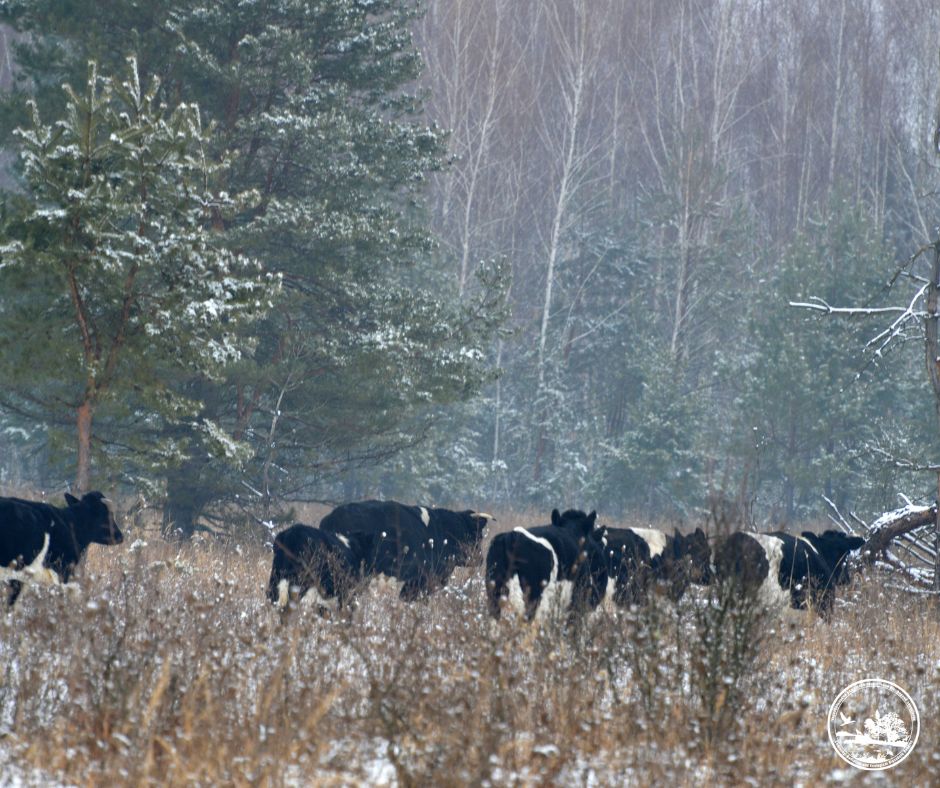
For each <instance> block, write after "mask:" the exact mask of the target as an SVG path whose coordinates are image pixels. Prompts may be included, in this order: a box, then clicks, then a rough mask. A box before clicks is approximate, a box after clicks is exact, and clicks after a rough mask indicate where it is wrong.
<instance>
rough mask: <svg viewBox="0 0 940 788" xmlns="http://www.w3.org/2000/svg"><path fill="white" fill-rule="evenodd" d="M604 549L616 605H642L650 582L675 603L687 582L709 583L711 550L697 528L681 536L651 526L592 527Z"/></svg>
mask: <svg viewBox="0 0 940 788" xmlns="http://www.w3.org/2000/svg"><path fill="white" fill-rule="evenodd" d="M592 537H593V538H594V539H595V540H596V541H598V542H599V543H600V544H601V545H602V546H603V550H604V557H605V559H606V561H607V571H608V575H609V578H610V579H609V581H608V593H609V595H610V596H611V597H612V598H613V600H614V601H615V602H616V603H617V604H618V605H629V604H643V603H645V602H646V600H647V596H648V591H649V587H650V584H651V583H656V584H659V585H662V586H663V587H664V588H665V591H666V593H667V595H668V596H669V598H670V599H671V600H673V601H674V602H677V601H678V600H679V599H681V598H682V596H683V594H685V592H686V590H687V589H688V587H689V585H690V584H691V583H696V584H698V585H708V583H709V582H711V550H710V549H709V546H708V539H707V538H706V536H705V532H704V531H703V530H702V529H701V528H696V529H695V531H694V533H691V534H688V535H683V534H680V533H679V531H678V529H677V530H676V531H675V532H674V533H673V534H671V535H670V534H667V533H665V532H663V531H658V530H655V529H653V528H609V527H607V526H602V527H600V528H597V529H595V531H594V533H593V534H592Z"/></svg>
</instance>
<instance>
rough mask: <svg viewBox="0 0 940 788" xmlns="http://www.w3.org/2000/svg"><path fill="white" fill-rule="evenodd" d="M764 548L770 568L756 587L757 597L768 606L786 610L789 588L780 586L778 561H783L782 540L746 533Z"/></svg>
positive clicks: (788, 605)
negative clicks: (758, 586)
mask: <svg viewBox="0 0 940 788" xmlns="http://www.w3.org/2000/svg"><path fill="white" fill-rule="evenodd" d="M748 536H750V537H751V538H752V539H756V540H757V542H758V544H759V545H760V546H761V547H763V548H764V554H765V555H766V556H767V562H768V563H769V564H770V569H769V570H768V571H767V577H766V579H765V580H764V582H763V583H762V584H761V587H760V588H759V589H758V592H757V593H758V598H759V599H760V600H761V601H762V602H763V603H764V604H765V605H766V606H767V607H770V608H776V609H783V610H786V609H787V608H789V607H790V589H788V588H782V587H781V586H780V580H779V577H780V562H781V561H783V540H782V539H779V538H777V537H776V536H770V535H768V534H748Z"/></svg>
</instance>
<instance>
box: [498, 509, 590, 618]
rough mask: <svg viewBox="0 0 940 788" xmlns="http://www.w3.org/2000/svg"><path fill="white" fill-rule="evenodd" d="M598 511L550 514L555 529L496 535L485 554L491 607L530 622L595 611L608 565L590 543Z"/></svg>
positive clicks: (527, 529) (544, 528) (539, 528)
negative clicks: (509, 609) (508, 610)
mask: <svg viewBox="0 0 940 788" xmlns="http://www.w3.org/2000/svg"><path fill="white" fill-rule="evenodd" d="M596 518H597V513H596V512H591V513H590V514H585V513H584V512H582V511H580V510H577V509H569V510H568V511H566V512H564V513H563V514H561V513H559V511H558V510H557V509H553V510H552V524H551V525H542V526H536V527H534V528H515V529H514V530H512V531H507V532H506V533H501V534H497V535H496V536H495V537H494V538H493V541H492V542H491V543H490V548H489V550H488V551H487V554H486V597H487V608H488V610H489V612H490V614H491V615H492V616H493V617H494V618H499V617H500V613H501V609H502V605H503V604H504V602H508V604H509V605H510V606H511V607H512V608H514V609H515V610H516V612H518V613H519V614H520V615H522V616H524V618H525V619H526V620H527V621H531V620H532V619H533V618H536V617H537V616H538V617H539V618H545V617H547V616H550V615H554V614H558V613H564V614H566V615H570V614H577V613H581V612H585V611H588V610H593V609H594V608H596V607H597V606H598V605H599V604H600V603H601V601H602V600H603V598H604V592H605V590H606V588H607V563H606V561H605V560H604V555H603V552H602V551H601V548H600V544H599V543H598V542H596V541H595V540H593V539H592V538H591V533H592V531H593V530H594V522H595V520H596Z"/></svg>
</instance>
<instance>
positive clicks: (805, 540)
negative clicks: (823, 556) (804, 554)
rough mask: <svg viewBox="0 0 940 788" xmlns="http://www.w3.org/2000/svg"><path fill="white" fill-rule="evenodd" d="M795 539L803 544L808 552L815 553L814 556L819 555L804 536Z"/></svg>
mask: <svg viewBox="0 0 940 788" xmlns="http://www.w3.org/2000/svg"><path fill="white" fill-rule="evenodd" d="M796 538H797V539H799V540H800V541H801V542H802V543H803V544H805V545H806V546H807V547H808V548H809V549H810V550H812V551H813V552H814V553H816V555H819V550H817V549H816V546H815V545H814V544H813V543H812V542H811V541H810V540H809V539H807V538H806V537H805V536H798V537H796Z"/></svg>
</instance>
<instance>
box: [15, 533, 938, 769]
mask: <svg viewBox="0 0 940 788" xmlns="http://www.w3.org/2000/svg"><path fill="white" fill-rule="evenodd" d="M535 521H537V520H535ZM514 524H530V525H531V524H533V520H532V519H530V518H529V516H528V515H527V516H525V517H522V518H518V519H517V518H516V517H514V516H512V515H508V516H504V517H500V528H508V527H512V525H514ZM127 537H128V538H127V540H126V542H125V544H124V545H122V546H120V547H117V548H102V547H99V546H93V547H92V548H91V550H90V553H89V556H88V560H87V563H86V565H85V567H84V569H83V571H82V572H81V577H80V591H79V592H78V593H69V592H63V591H57V590H55V589H51V590H50V589H30V590H27V591H24V594H23V596H22V597H21V601H20V603H19V604H17V606H16V607H15V608H14V609H13V610H12V611H10V612H5V613H2V614H0V656H2V659H0V784H2V783H3V782H4V779H5V778H4V777H3V775H7V778H8V779H9V781H11V782H12V781H13V780H19V781H20V782H21V783H26V784H30V783H31V782H35V783H37V784H47V783H48V782H50V781H51V782H58V783H65V784H77V785H107V786H114V785H206V786H209V785H211V786H216V785H270V786H280V785H340V784H342V785H347V784H363V785H365V784H382V783H386V784H387V783H396V784H399V785H404V786H408V785H415V786H417V785H420V786H429V785H434V786H437V785H445V786H446V785H546V784H559V785H562V784H563V785H568V784H587V783H591V784H597V785H631V786H633V785H636V786H661V785H670V786H684V785H688V786H693V785H694V786H707V785H758V786H773V785H794V784H802V785H807V786H810V785H823V784H827V783H831V782H839V781H842V780H845V779H849V778H852V780H853V781H854V783H855V784H866V783H868V782H869V781H872V780H873V779H874V778H872V777H870V776H866V775H864V774H861V773H855V772H854V770H853V769H852V768H851V767H849V766H847V765H846V764H844V763H843V762H842V761H840V760H839V759H838V758H837V756H836V755H835V754H834V752H833V751H832V749H831V748H830V745H829V742H828V739H827V734H826V715H827V711H828V707H829V704H830V703H831V701H832V700H833V699H834V698H835V696H836V695H837V693H838V692H839V690H840V689H841V688H842V687H844V686H845V685H847V684H849V683H850V682H852V681H854V680H856V679H858V678H862V677H867V676H880V677H883V678H888V679H891V680H893V681H895V682H897V683H899V684H900V685H902V686H903V687H905V688H906V689H907V690H908V691H909V692H910V693H911V694H912V695H913V696H914V698H915V701H916V702H917V704H918V706H919V709H920V712H921V715H922V719H923V727H922V732H921V738H920V742H919V743H918V746H917V749H916V750H915V752H914V753H913V754H912V755H911V756H910V757H909V758H908V759H907V760H906V761H904V762H903V763H902V764H900V765H899V766H898V767H896V768H895V769H894V770H892V771H891V772H890V773H889V774H888V780H887V782H882V784H897V785H904V786H917V785H924V786H926V785H936V784H937V777H936V775H937V774H938V773H940V754H938V753H940V735H938V729H940V692H938V687H940V611H938V609H937V606H936V604H935V603H934V602H933V601H931V600H927V599H922V598H916V597H911V596H908V595H906V594H904V593H903V592H901V591H897V590H893V589H886V588H883V587H882V586H883V583H882V580H881V579H880V578H879V577H877V576H868V577H863V578H860V580H859V581H858V582H857V583H856V584H855V585H854V586H853V587H851V588H850V589H848V590H847V591H844V592H843V593H841V594H840V597H839V599H838V601H837V603H836V604H837V606H836V611H835V615H834V617H833V621H832V623H830V624H826V623H824V622H822V621H818V620H816V619H815V618H813V617H812V616H802V617H798V616H788V617H785V618H783V619H776V618H760V617H759V616H760V614H759V613H755V614H753V616H757V617H756V618H753V617H752V618H751V619H749V620H745V619H746V616H747V615H751V614H748V613H747V611H744V612H743V613H741V611H738V613H739V614H740V615H743V616H745V619H741V620H739V621H738V623H737V624H734V620H733V619H734V616H732V615H730V614H729V615H727V616H725V617H724V618H721V619H720V620H719V619H717V618H715V617H712V618H711V619H710V620H708V621H704V620H702V619H703V616H702V610H703V609H704V608H703V607H702V600H701V598H699V600H698V601H697V602H696V600H695V599H693V598H691V597H690V598H689V599H688V600H687V601H685V602H684V603H683V604H680V605H679V606H672V605H669V604H668V603H666V602H663V601H661V600H659V599H656V600H654V602H653V603H652V604H651V606H650V607H648V608H645V609H643V610H626V611H624V610H605V611H602V612H601V613H599V614H598V615H596V616H594V617H593V618H592V619H591V620H589V621H586V622H584V623H583V624H582V625H581V626H580V627H578V628H577V629H576V630H573V631H561V630H560V629H558V628H551V627H549V628H545V629H542V630H538V629H534V628H532V627H527V626H522V625H520V624H519V623H514V622H511V621H503V622H500V623H499V624H498V625H496V624H493V623H492V622H490V621H489V620H488V619H487V617H486V615H485V610H484V593H483V582H482V572H481V569H480V568H479V567H474V568H472V569H470V570H459V571H458V572H457V574H456V576H455V578H454V580H453V582H452V584H451V586H450V587H448V588H447V589H445V590H444V591H442V592H441V593H439V594H437V595H435V596H433V597H432V598H430V599H429V600H427V601H424V602H418V603H415V604H405V603H402V602H400V601H399V600H398V599H397V598H396V597H394V596H393V595H392V594H391V593H390V592H389V591H388V590H386V589H381V588H379V587H377V586H375V585H373V587H371V588H370V589H369V590H368V591H367V592H366V593H365V594H364V595H363V596H362V597H361V598H360V599H359V602H358V605H357V607H356V608H355V609H354V610H352V611H350V612H349V613H348V614H347V615H340V616H337V617H334V618H333V619H322V618H320V617H318V616H317V615H316V614H315V613H313V611H304V610H301V611H296V612H295V613H293V614H291V616H290V617H289V619H288V620H286V621H282V620H281V618H280V616H279V615H278V614H277V613H275V611H274V610H272V609H271V608H270V606H269V605H268V604H267V602H266V600H265V597H264V587H265V583H266V580H267V574H268V571H269V569H270V553H269V552H268V551H267V550H266V549H264V548H263V547H260V546H235V545H232V544H225V543H221V542H210V541H206V542H202V543H196V544H192V545H188V546H185V547H183V548H180V547H178V546H176V545H171V544H168V543H166V542H163V541H162V540H161V539H160V538H159V537H156V536H154V535H152V533H151V534H141V533H139V532H138V533H134V532H133V531H131V532H129V533H128V534H127ZM138 539H141V541H137V540H138ZM135 541H137V544H136V545H135ZM142 541H146V545H143V544H142V543H141V542H142ZM729 621H730V622H731V623H730V624H729V623H728V622H729ZM734 626H738V628H739V629H740V630H741V631H740V632H738V634H737V635H736V634H735V630H734ZM729 627H731V628H729ZM748 627H750V629H748ZM742 633H743V634H742ZM748 633H750V634H748ZM736 638H737V640H736ZM742 638H743V641H742V642H738V641H741V640H742Z"/></svg>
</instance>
